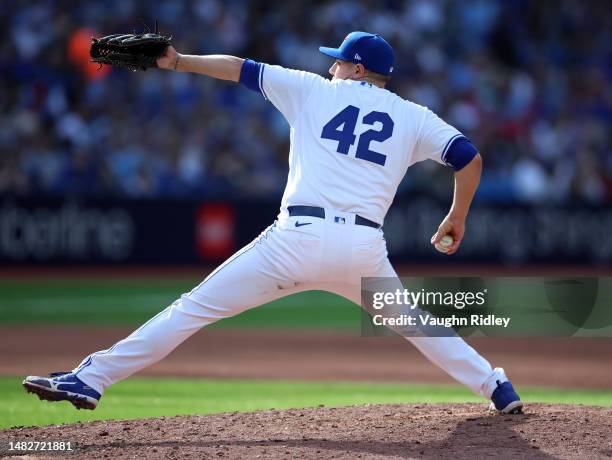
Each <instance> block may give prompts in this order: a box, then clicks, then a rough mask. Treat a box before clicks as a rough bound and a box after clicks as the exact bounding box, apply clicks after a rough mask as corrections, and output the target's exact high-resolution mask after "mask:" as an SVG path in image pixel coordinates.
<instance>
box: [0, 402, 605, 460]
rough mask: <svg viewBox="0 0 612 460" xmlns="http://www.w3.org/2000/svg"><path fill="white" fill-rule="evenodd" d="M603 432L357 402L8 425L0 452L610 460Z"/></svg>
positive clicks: (555, 409) (462, 408)
mask: <svg viewBox="0 0 612 460" xmlns="http://www.w3.org/2000/svg"><path fill="white" fill-rule="evenodd" d="M611 433H612V409H609V408H600V407H585V406H570V405H543V404H530V405H529V406H528V409H527V411H526V413H525V414H522V415H512V416H510V415H508V416H502V415H495V414H490V413H487V412H486V410H485V409H484V405H483V404H435V405H426V404H423V405H404V404H401V405H400V404H397V405H366V406H355V407H342V408H325V407H321V408H313V409H291V410H269V411H263V412H254V413H230V414H217V415H207V416H182V417H163V418H155V419H147V420H131V421H112V422H93V423H78V424H75V425H62V426H50V427H43V428H12V429H9V430H4V431H0V440H1V446H2V449H3V451H2V452H0V453H1V454H4V455H6V454H9V453H8V452H7V450H6V446H7V445H8V441H17V440H23V441H28V440H30V441H45V440H53V441H58V440H64V441H71V442H72V443H73V444H74V445H75V450H74V452H73V453H72V454H71V455H70V458H74V459H76V458H87V459H89V458H143V457H144V458H244V459H247V458H286V459H294V458H307V459H320V458H342V459H354V458H363V459H372V458H436V459H437V458H452V459H459V458H470V459H472V458H482V457H501V458H509V457H513V458H525V457H528V458H576V459H578V458H579V459H584V458H606V457H612V436H611ZM23 454H24V452H21V453H18V452H13V453H10V454H9V455H23ZM27 454H28V455H40V454H35V453H34V452H28V453H27ZM47 455H49V454H48V453H47V454H45V456H47ZM64 455H65V454H64Z"/></svg>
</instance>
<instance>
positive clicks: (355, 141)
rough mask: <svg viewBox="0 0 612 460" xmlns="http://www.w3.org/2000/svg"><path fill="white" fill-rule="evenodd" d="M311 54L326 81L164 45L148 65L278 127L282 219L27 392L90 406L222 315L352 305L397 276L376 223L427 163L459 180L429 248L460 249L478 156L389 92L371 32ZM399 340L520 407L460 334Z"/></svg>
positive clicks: (384, 63)
mask: <svg viewBox="0 0 612 460" xmlns="http://www.w3.org/2000/svg"><path fill="white" fill-rule="evenodd" d="M319 50H320V51H321V52H322V53H324V54H326V55H328V56H330V57H331V58H332V59H333V61H332V65H331V68H330V69H329V73H330V74H331V77H332V78H331V79H326V78H323V77H321V76H319V75H315V74H312V73H309V72H304V71H300V70H292V69H286V68H283V67H280V66H276V65H269V64H264V63H260V62H256V61H253V60H250V59H241V58H238V57H234V56H226V55H210V56H193V55H184V54H179V53H178V52H177V51H176V50H175V49H174V47H172V46H171V45H168V46H165V47H164V51H163V55H162V56H161V57H159V58H157V59H156V60H155V62H154V63H153V65H152V66H156V67H159V68H160V69H165V70H169V71H176V72H192V73H198V74H202V75H206V76H209V77H213V78H217V79H221V80H229V81H233V82H239V83H241V84H242V85H243V86H245V87H246V88H248V89H250V90H252V91H255V92H257V93H259V94H261V96H262V97H263V98H264V99H265V100H268V101H270V102H271V103H272V104H273V105H274V106H275V107H276V108H277V109H278V110H279V111H280V112H281V113H282V114H283V116H284V117H285V118H286V120H287V121H288V123H289V125H290V127H291V131H290V139H291V147H290V150H289V177H288V179H287V186H286V188H285V192H284V195H283V198H282V202H281V207H280V213H279V214H278V219H277V221H276V222H274V223H273V224H272V225H271V226H270V227H268V228H267V229H266V230H264V231H263V232H262V233H261V234H260V235H259V236H258V237H257V238H255V240H254V241H253V242H252V243H251V244H249V245H247V246H246V247H244V248H242V249H241V250H240V251H238V252H237V253H236V254H234V255H233V256H232V257H230V258H229V259H228V260H227V261H225V262H224V263H223V264H222V265H221V266H220V267H218V268H217V269H216V270H215V271H213V272H212V273H211V274H210V275H209V276H208V277H207V278H206V279H205V280H204V281H202V282H201V283H200V284H199V285H198V286H196V287H195V288H193V289H192V290H191V291H190V292H187V293H185V294H183V295H181V297H180V298H179V299H177V300H176V301H175V302H174V303H172V305H170V306H168V307H167V308H166V309H165V310H163V311H161V312H160V313H159V314H157V315H156V316H154V317H153V318H151V319H150V320H149V321H148V322H146V323H145V324H143V325H142V326H141V327H140V328H139V329H137V330H136V331H134V332H133V333H132V334H131V335H130V336H128V337H127V338H125V339H123V340H121V341H119V342H118V343H116V344H114V345H113V346H112V347H110V348H108V349H106V350H103V351H98V352H96V353H93V354H91V355H89V356H87V357H86V358H85V359H84V360H83V361H82V362H81V363H80V364H79V365H78V366H77V367H76V368H75V369H73V370H72V371H71V372H69V373H54V374H51V375H50V376H49V377H37V376H30V377H27V378H26V379H25V380H24V382H23V385H24V386H25V388H26V389H27V390H28V391H30V392H34V393H36V394H37V395H38V396H39V397H40V398H41V399H45V400H49V401H59V400H68V401H70V402H71V403H72V404H73V405H74V406H75V407H77V408H83V409H94V408H95V407H96V405H97V404H98V401H99V400H100V398H101V396H102V394H103V393H104V391H105V390H106V388H108V387H109V386H110V385H112V384H113V383H115V382H118V381H120V380H122V379H125V378H127V377H128V376H130V375H132V374H134V373H135V372H138V371H139V370H141V369H143V368H145V367H147V366H150V365H151V364H153V363H155V362H157V361H158V360H160V359H162V358H163V357H165V356H166V355H167V354H168V353H170V352H171V351H172V350H173V349H174V348H175V347H177V346H178V345H179V344H180V343H181V342H183V341H184V340H185V339H187V338H188V337H189V336H191V335H192V334H194V333H195V332H197V331H198V330H200V329H201V328H202V327H204V326H207V325H209V324H212V323H214V322H216V321H219V320H221V319H223V318H228V317H231V316H234V315H237V314H239V313H241V312H243V311H245V310H247V309H250V308H253V307H256V306H258V305H262V304H265V303H267V302H270V301H273V300H276V299H278V298H281V297H284V296H287V295H290V294H294V293H296V292H301V291H306V290H312V289H317V290H326V291H330V292H334V293H336V294H339V295H342V296H344V297H346V298H348V299H350V300H352V301H353V302H355V303H357V304H361V289H360V284H361V278H362V277H396V276H397V275H396V273H395V271H394V269H393V267H392V266H391V264H390V263H389V260H388V258H387V249H386V244H385V239H384V236H383V230H382V226H383V222H384V218H385V214H386V213H387V210H388V209H389V206H390V205H391V202H392V201H393V198H394V196H395V193H396V190H397V187H398V184H399V183H400V181H401V180H402V177H403V176H404V174H405V172H406V170H407V168H409V167H410V166H411V165H413V164H415V163H417V162H419V161H423V160H427V159H431V160H434V161H436V162H438V163H440V164H442V165H446V166H449V167H452V168H453V169H454V171H455V193H454V198H453V202H452V205H451V207H450V210H449V212H448V215H447V216H446V217H445V218H444V219H443V221H442V223H441V224H440V226H439V228H438V230H437V232H436V233H435V234H434V235H433V236H432V238H431V243H432V244H438V243H439V242H440V241H441V240H442V238H443V237H445V236H450V237H452V241H453V242H452V244H451V245H450V246H449V247H448V248H447V249H448V254H453V253H454V252H456V251H457V249H458V248H459V245H460V244H461V240H462V238H463V234H464V229H465V221H466V217H467V214H468V210H469V208H470V204H471V201H472V198H473V195H474V192H475V191H476V188H477V186H478V183H479V180H480V175H481V169H482V159H481V157H480V155H479V154H478V152H477V150H476V148H475V147H474V146H473V145H472V143H471V142H470V141H469V140H468V139H467V138H466V137H465V136H463V135H462V134H461V133H460V132H459V131H458V130H457V129H455V128H454V127H452V126H450V125H448V124H447V123H445V122H444V121H443V120H441V119H440V118H439V117H437V116H436V114H434V113H433V112H432V111H430V110H428V109H427V108H426V107H422V106H420V105H417V104H414V103H412V102H409V101H406V100H404V99H402V98H401V97H399V96H398V95H397V94H394V93H392V92H390V91H388V90H387V89H385V85H386V83H387V82H388V81H389V79H390V77H391V75H392V72H393V64H394V53H393V49H392V48H391V46H390V45H389V44H388V43H387V42H386V41H385V40H384V39H383V38H382V37H381V36H380V35H376V34H371V33H365V32H352V33H350V34H349V35H348V36H347V37H346V38H345V40H344V41H343V42H342V44H341V45H340V47H338V48H328V47H320V48H319ZM406 231H410V229H406ZM447 241H448V238H447ZM407 340H409V341H410V342H411V343H412V344H413V345H414V346H416V347H417V348H418V349H419V350H420V351H421V352H422V353H423V354H424V355H425V356H426V357H427V358H428V359H429V360H431V361H432V362H433V363H434V364H436V365H437V366H439V367H440V368H442V369H443V370H444V371H446V372H447V373H448V374H449V375H451V376H452V377H453V378H455V379H456V380H457V381H459V382H461V383H462V384H464V385H466V386H467V387H469V388H470V389H471V390H472V391H473V392H475V393H477V394H479V395H482V396H484V397H486V398H488V399H491V400H492V408H494V409H496V410H498V411H500V412H502V413H515V412H520V410H521V408H522V402H521V401H520V398H519V397H518V395H517V394H516V392H515V391H514V389H513V387H512V385H511V383H510V382H509V381H508V379H507V377H506V375H505V373H504V370H503V369H501V368H496V369H493V368H492V367H491V365H490V364H489V363H488V362H487V360H485V359H484V358H483V357H482V356H480V355H479V354H478V353H477V352H476V351H475V350H474V349H473V348H472V347H470V346H469V345H468V344H467V343H466V342H465V341H464V340H463V339H462V338H460V337H457V336H453V337H407Z"/></svg>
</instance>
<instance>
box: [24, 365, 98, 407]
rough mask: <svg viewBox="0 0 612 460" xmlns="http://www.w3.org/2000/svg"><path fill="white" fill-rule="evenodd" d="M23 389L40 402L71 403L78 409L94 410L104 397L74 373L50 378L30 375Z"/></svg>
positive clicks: (59, 373) (50, 376) (64, 373)
mask: <svg viewBox="0 0 612 460" xmlns="http://www.w3.org/2000/svg"><path fill="white" fill-rule="evenodd" d="M23 387H24V388H25V389H26V391H27V392H28V393H36V394H37V395H38V398H39V399H40V400H45V401H70V402H71V403H72V405H73V406H74V407H76V408H77V409H89V410H94V409H95V408H96V406H97V405H98V401H99V400H100V398H101V397H102V395H101V394H100V393H98V392H97V391H96V390H94V389H93V388H91V387H90V386H88V385H86V384H85V383H83V382H82V381H81V380H79V378H78V377H77V376H76V375H74V374H73V373H72V372H54V373H52V374H49V377H37V376H35V375H30V376H28V377H26V378H25V380H24V381H23Z"/></svg>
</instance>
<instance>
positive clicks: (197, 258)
mask: <svg viewBox="0 0 612 460" xmlns="http://www.w3.org/2000/svg"><path fill="white" fill-rule="evenodd" d="M446 206H447V204H442V203H441V202H439V201H437V200H436V199H434V198H431V197H426V196H416V197H413V198H411V199H410V200H406V199H404V200H402V201H401V202H398V203H396V204H394V205H393V207H392V208H391V210H390V212H389V214H388V216H387V219H386V221H385V225H384V229H385V235H386V239H387V245H388V249H389V254H390V256H391V258H392V260H393V261H394V263H396V264H410V263H414V262H419V263H422V262H429V263H436V262H441V261H444V263H445V264H449V263H461V264H465V263H470V262H479V263H492V264H504V265H512V266H517V265H518V266H520V265H526V264H532V263H543V262H545V263H552V264H568V263H571V264H583V265H588V266H591V267H594V268H598V267H601V268H606V267H607V268H609V267H611V266H612V240H610V239H607V238H605V236H606V235H607V233H608V232H609V231H610V229H612V207H606V208H585V207H582V206H581V207H571V206H566V207H555V206H550V207H545V208H543V207H530V206H504V207H500V206H490V205H480V206H475V207H474V209H473V210H472V212H471V214H470V218H469V221H468V231H467V233H466V237H465V239H464V242H463V245H462V248H461V251H459V252H458V253H457V254H456V255H455V256H453V257H452V259H449V258H446V257H445V256H444V255H441V254H439V253H437V252H436V251H434V250H433V248H432V247H431V245H430V244H429V239H430V237H431V234H432V233H433V232H434V231H435V229H436V228H437V225H438V224H439V223H440V221H441V219H442V218H443V217H444V213H445V209H446ZM277 213H278V204H277V203H262V202H248V201H243V202H196V201H194V202H184V201H176V202H175V201H155V200H134V201H125V200H121V201H111V200H105V201H94V200H82V199H79V200H72V199H42V198H41V199H36V200H33V199H20V198H14V197H3V198H0V263H1V264H4V265H55V264H63V265H65V264H77V265H78V264H83V263H87V264H109V265H115V264H121V265H125V264H141V265H142V264H145V265H161V264H164V265H165V264H199V263H216V262H218V261H220V260H223V259H225V258H226V257H228V256H229V255H231V254H232V253H233V252H234V251H235V250H237V249H238V248H240V247H241V246H243V245H245V244H247V243H248V242H249V241H251V240H252V239H253V238H254V237H255V236H257V235H258V234H259V233H260V232H261V231H262V230H264V229H265V228H266V227H267V226H268V225H269V224H271V223H272V222H273V221H274V219H275V216H276V214H277Z"/></svg>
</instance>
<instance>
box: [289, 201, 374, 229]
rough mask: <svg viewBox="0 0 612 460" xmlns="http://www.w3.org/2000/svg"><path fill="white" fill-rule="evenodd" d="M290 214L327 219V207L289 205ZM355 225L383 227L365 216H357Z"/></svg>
mask: <svg viewBox="0 0 612 460" xmlns="http://www.w3.org/2000/svg"><path fill="white" fill-rule="evenodd" d="M287 211H289V215H290V216H292V217H293V216H309V217H319V218H320V219H325V209H323V208H319V207H318V206H289V207H287ZM355 225H365V226H366V227H372V228H376V229H378V228H381V227H382V225H378V224H377V223H376V222H373V221H371V220H369V219H366V218H365V217H361V216H355Z"/></svg>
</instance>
